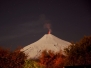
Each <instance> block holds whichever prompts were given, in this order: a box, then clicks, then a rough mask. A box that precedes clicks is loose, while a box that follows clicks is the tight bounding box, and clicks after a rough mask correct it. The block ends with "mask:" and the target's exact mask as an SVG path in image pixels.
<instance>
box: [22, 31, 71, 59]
mask: <svg viewBox="0 0 91 68" xmlns="http://www.w3.org/2000/svg"><path fill="white" fill-rule="evenodd" d="M70 44H71V43H69V42H67V41H64V40H62V39H59V38H58V37H56V36H54V35H52V34H50V32H49V33H48V34H45V35H44V36H43V37H42V38H40V39H39V40H38V41H36V42H34V43H32V44H29V45H27V46H25V47H24V48H23V49H21V51H23V52H24V53H25V54H26V55H27V56H28V59H29V58H32V59H34V58H38V57H39V56H40V54H41V52H43V51H44V50H47V51H48V50H51V51H53V52H59V51H60V50H61V51H62V52H63V50H64V48H67V47H68V46H69V45H70Z"/></svg>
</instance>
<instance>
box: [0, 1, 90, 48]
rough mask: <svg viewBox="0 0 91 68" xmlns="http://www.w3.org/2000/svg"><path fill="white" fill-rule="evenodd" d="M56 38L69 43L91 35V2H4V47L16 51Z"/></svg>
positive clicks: (0, 12)
mask: <svg viewBox="0 0 91 68" xmlns="http://www.w3.org/2000/svg"><path fill="white" fill-rule="evenodd" d="M45 23H50V24H51V29H52V34H53V35H55V36H57V37H59V38H61V39H63V40H66V41H69V42H71V41H73V42H76V41H79V40H80V39H81V38H82V37H83V36H85V35H86V36H89V35H91V1H90V0H2V1H1V0H0V46H3V47H6V48H12V49H15V48H17V47H18V46H26V45H28V44H31V43H33V42H35V41H37V40H38V39H40V38H41V37H42V36H43V35H44V34H47V32H48V30H47V29H45V28H44V25H45Z"/></svg>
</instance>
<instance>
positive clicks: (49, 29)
mask: <svg viewBox="0 0 91 68" xmlns="http://www.w3.org/2000/svg"><path fill="white" fill-rule="evenodd" d="M44 28H47V29H48V34H50V33H51V32H52V30H51V24H50V23H49V22H47V23H45V25H44Z"/></svg>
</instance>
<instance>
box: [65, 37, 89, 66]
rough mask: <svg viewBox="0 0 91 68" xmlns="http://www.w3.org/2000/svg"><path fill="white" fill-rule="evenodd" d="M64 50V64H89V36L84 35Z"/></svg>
mask: <svg viewBox="0 0 91 68" xmlns="http://www.w3.org/2000/svg"><path fill="white" fill-rule="evenodd" d="M65 52H66V54H67V58H66V65H71V66H74V65H91V36H85V37H83V38H82V39H81V40H80V41H79V42H76V43H73V44H72V45H70V47H69V48H68V49H65Z"/></svg>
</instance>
